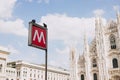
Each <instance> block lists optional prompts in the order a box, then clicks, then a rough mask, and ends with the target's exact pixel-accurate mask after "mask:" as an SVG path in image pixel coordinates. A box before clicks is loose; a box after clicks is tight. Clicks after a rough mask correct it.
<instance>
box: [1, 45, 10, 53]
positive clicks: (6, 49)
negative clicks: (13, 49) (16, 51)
mask: <svg viewBox="0 0 120 80" xmlns="http://www.w3.org/2000/svg"><path fill="white" fill-rule="evenodd" d="M0 50H3V51H7V52H9V50H8V48H7V47H5V46H0Z"/></svg>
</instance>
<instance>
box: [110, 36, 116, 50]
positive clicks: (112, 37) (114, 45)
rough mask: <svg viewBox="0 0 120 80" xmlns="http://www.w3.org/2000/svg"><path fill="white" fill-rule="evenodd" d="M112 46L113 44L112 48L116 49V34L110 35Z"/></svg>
mask: <svg viewBox="0 0 120 80" xmlns="http://www.w3.org/2000/svg"><path fill="white" fill-rule="evenodd" d="M110 46H111V49H116V41H115V36H114V35H111V36H110Z"/></svg>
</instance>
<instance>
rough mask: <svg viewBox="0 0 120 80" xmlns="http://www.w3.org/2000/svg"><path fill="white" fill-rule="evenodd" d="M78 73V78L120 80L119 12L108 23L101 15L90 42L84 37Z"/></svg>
mask: <svg viewBox="0 0 120 80" xmlns="http://www.w3.org/2000/svg"><path fill="white" fill-rule="evenodd" d="M74 54H75V53H74ZM71 62H72V61H71ZM72 74H74V73H72ZM76 74H77V77H78V80H120V14H119V12H117V18H116V21H114V20H110V21H108V22H107V24H106V25H103V21H102V18H101V17H97V18H96V19H95V37H94V39H93V40H92V42H91V43H90V44H88V41H87V37H86V36H85V37H84V51H83V54H82V55H80V56H79V58H78V60H77V72H76Z"/></svg>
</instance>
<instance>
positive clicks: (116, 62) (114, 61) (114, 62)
mask: <svg viewBox="0 0 120 80" xmlns="http://www.w3.org/2000/svg"><path fill="white" fill-rule="evenodd" d="M112 63H113V68H118V60H117V59H116V58H114V59H113V60H112Z"/></svg>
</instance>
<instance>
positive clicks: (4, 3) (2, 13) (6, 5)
mask: <svg viewBox="0 0 120 80" xmlns="http://www.w3.org/2000/svg"><path fill="white" fill-rule="evenodd" d="M16 1H17V0H0V18H4V19H8V18H10V17H12V12H13V8H14V6H15V3H16Z"/></svg>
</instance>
